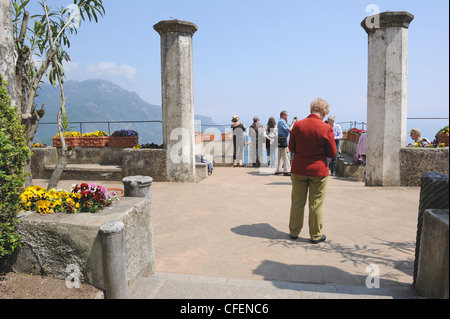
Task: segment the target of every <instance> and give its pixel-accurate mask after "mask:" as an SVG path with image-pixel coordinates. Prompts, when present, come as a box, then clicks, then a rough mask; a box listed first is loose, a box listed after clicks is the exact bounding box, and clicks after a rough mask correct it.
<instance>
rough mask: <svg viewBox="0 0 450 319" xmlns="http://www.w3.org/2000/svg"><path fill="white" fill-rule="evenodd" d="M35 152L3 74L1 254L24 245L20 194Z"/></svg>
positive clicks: (0, 86)
mask: <svg viewBox="0 0 450 319" xmlns="http://www.w3.org/2000/svg"><path fill="white" fill-rule="evenodd" d="M30 156H31V154H30V152H29V151H28V148H27V146H26V143H25V138H24V127H23V126H22V125H21V123H20V119H19V116H18V113H17V109H16V108H15V107H11V106H10V100H9V95H8V91H7V89H6V83H5V82H4V80H3V77H2V76H1V75H0V185H1V187H0V258H1V257H4V256H6V255H10V254H11V253H12V252H13V251H14V250H15V249H16V248H17V247H19V246H20V236H19V234H18V233H17V231H16V225H17V213H18V211H19V200H20V198H19V196H20V194H21V192H22V190H23V187H24V184H25V171H24V168H25V165H26V161H27V159H28V158H29V157H30Z"/></svg>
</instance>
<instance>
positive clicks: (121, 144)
mask: <svg viewBox="0 0 450 319" xmlns="http://www.w3.org/2000/svg"><path fill="white" fill-rule="evenodd" d="M138 143H139V137H138V136H120V137H117V136H110V137H109V139H108V147H113V148H130V147H134V146H137V145H138Z"/></svg>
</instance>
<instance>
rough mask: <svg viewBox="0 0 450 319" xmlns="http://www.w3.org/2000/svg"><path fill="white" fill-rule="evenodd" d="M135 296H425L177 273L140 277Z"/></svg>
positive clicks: (402, 291) (132, 291)
mask: <svg viewBox="0 0 450 319" xmlns="http://www.w3.org/2000/svg"><path fill="white" fill-rule="evenodd" d="M129 298H132V299H135V298H136V299H422V298H421V297H419V296H418V295H417V294H416V292H415V291H414V290H413V289H412V287H410V286H408V287H403V288H402V287H398V288H367V287H362V286H338V285H330V284H305V283H295V282H282V281H267V280H248V279H230V278H218V277H206V276H194V275H187V274H176V273H156V274H155V275H154V276H152V277H148V278H140V279H138V280H137V282H135V283H134V285H133V286H132V287H131V288H130V290H129Z"/></svg>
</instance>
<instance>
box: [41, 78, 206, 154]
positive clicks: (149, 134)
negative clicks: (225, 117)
mask: <svg viewBox="0 0 450 319" xmlns="http://www.w3.org/2000/svg"><path fill="white" fill-rule="evenodd" d="M64 94H65V97H66V110H67V116H68V117H69V120H70V121H71V125H70V126H71V127H72V131H78V132H79V131H82V132H83V133H85V132H93V131H106V132H107V133H110V134H111V133H113V131H114V130H118V129H133V130H136V131H137V132H138V133H139V136H140V138H139V142H140V143H141V144H145V143H151V142H153V143H156V144H162V124H161V123H110V126H109V128H108V124H106V123H83V124H81V127H80V124H79V123H77V122H107V121H161V120H162V110H161V106H158V105H153V104H150V103H147V102H145V101H144V100H142V99H141V98H140V97H139V95H138V94H137V93H136V92H131V91H128V90H125V89H123V88H122V87H120V86H119V85H117V84H115V83H113V82H111V81H107V80H101V79H90V80H85V81H81V82H80V81H67V82H65V83H64ZM35 103H36V106H37V108H38V109H39V108H40V107H41V105H43V107H44V110H45V115H44V117H43V118H42V119H41V122H40V124H39V128H38V131H37V132H36V135H35V138H34V142H35V143H36V142H39V143H45V144H48V145H51V143H52V142H51V138H52V137H53V136H55V135H56V134H57V126H56V124H46V123H56V116H57V114H58V111H59V108H60V107H61V98H60V91H59V87H58V88H54V87H53V86H51V85H49V84H45V83H44V84H42V85H41V88H40V90H39V91H38V96H37V97H36V99H35ZM195 119H196V120H201V121H202V124H210V125H214V124H215V123H214V122H213V121H212V119H211V118H210V117H207V116H201V115H195Z"/></svg>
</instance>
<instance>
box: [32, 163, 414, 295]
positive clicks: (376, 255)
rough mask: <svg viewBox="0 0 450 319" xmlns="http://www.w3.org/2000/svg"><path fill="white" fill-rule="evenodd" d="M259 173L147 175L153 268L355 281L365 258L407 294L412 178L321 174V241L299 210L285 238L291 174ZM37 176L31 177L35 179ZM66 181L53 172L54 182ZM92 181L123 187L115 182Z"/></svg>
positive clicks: (220, 170)
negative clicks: (153, 178)
mask: <svg viewBox="0 0 450 319" xmlns="http://www.w3.org/2000/svg"><path fill="white" fill-rule="evenodd" d="M262 173H264V171H263V170H262V171H260V170H259V169H256V168H250V167H245V168H228V167H216V168H215V169H214V173H213V175H211V176H210V177H208V178H207V179H206V180H204V181H202V182H200V183H194V184H193V183H164V182H160V183H153V185H152V198H153V203H152V205H153V211H154V231H155V250H156V272H157V274H176V275H177V276H179V275H186V276H202V277H201V278H206V279H205V280H206V281H208V279H207V278H210V279H211V280H213V281H214V280H217V279H218V278H220V280H222V279H228V280H253V281H254V282H261V281H269V282H272V283H273V286H276V283H280V282H285V283H286V282H291V283H302V284H318V285H319V286H321V287H325V286H324V285H326V286H327V287H328V286H329V285H332V286H344V287H352V288H355V289H362V288H365V287H366V279H367V276H369V275H370V274H371V271H370V270H369V269H368V270H367V272H366V267H367V266H368V265H369V264H375V265H377V266H378V267H379V271H380V287H381V288H382V289H383V288H385V289H395V290H397V291H403V292H405V293H407V294H412V295H414V293H413V292H412V288H411V284H412V276H413V264H414V252H415V239H416V230H417V215H418V206H419V194H420V189H419V187H408V188H406V187H389V188H385V187H365V186H364V184H363V183H362V182H360V181H357V180H350V179H341V178H338V177H330V178H329V182H328V189H327V196H326V200H325V209H324V228H323V231H324V233H325V234H326V235H327V240H326V241H325V242H323V243H320V244H318V245H312V244H310V243H309V236H308V229H307V216H305V225H306V228H304V229H303V230H302V232H301V233H300V236H299V238H298V239H297V240H295V241H293V240H291V239H289V234H288V220H289V208H290V195H291V194H290V191H291V183H290V178H289V177H285V176H280V175H273V174H270V175H269V174H262ZM45 182H46V181H44V180H35V183H37V184H40V185H41V186H45ZM75 182H80V181H75ZM87 182H89V181H87ZM72 183H74V181H61V182H60V184H59V187H61V188H68V187H69V186H70V185H71V184H72ZM100 183H101V184H103V185H105V186H106V187H123V185H122V183H121V182H100ZM213 277H214V278H213ZM186 278H188V277H186ZM144 282H145V281H144ZM159 284H160V287H161V285H162V284H161V283H159ZM142 287H143V286H142V285H141V286H140V288H139V291H140V295H139V297H148V295H149V294H150V291H146V288H142ZM147 288H148V289H154V287H153V288H152V287H147ZM372 291H373V293H374V294H376V292H375V290H374V289H372ZM173 293H176V292H175V290H174V291H173ZM177 296H178V295H177ZM152 297H156V298H157V297H158V294H157V292H155V291H152ZM200 297H206V298H207V297H208V296H201V295H200ZM164 298H170V294H169V296H167V295H166V296H165V297H164ZM244 298H245V297H244Z"/></svg>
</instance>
